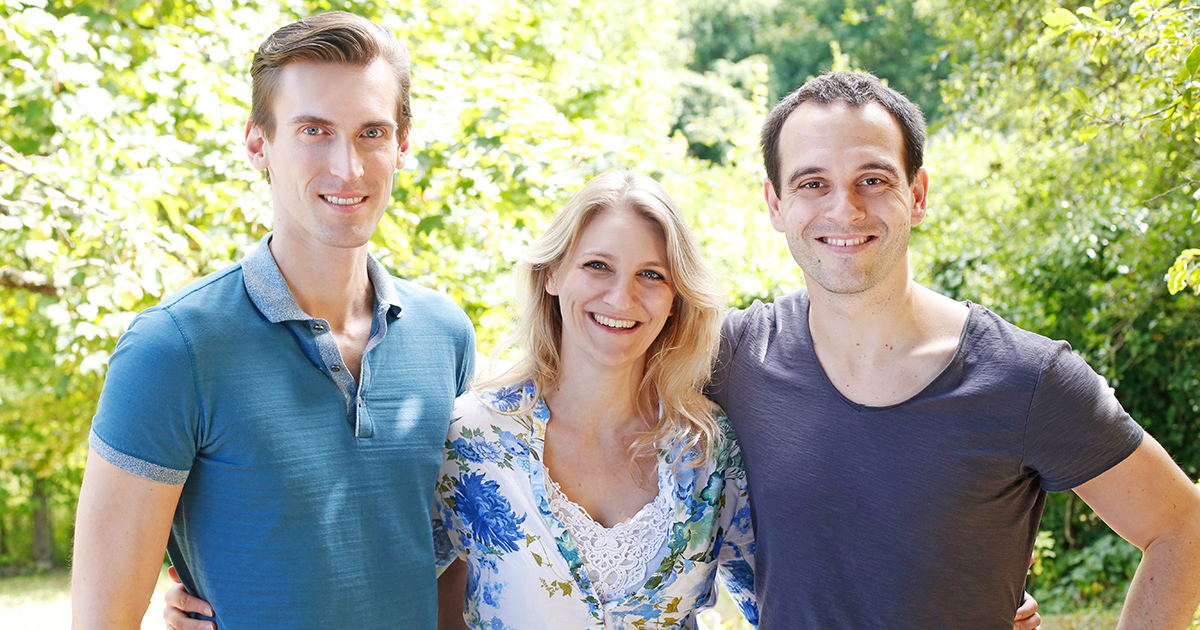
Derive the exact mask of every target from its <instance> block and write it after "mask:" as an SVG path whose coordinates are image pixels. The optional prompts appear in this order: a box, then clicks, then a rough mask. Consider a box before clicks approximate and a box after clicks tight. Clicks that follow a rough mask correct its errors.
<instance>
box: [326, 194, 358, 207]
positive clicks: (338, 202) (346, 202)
mask: <svg viewBox="0 0 1200 630" xmlns="http://www.w3.org/2000/svg"><path fill="white" fill-rule="evenodd" d="M321 198H322V199H324V200H325V201H328V202H329V203H331V204H333V205H335V206H353V205H354V204H356V203H362V201H363V199H366V197H334V196H332V195H321Z"/></svg>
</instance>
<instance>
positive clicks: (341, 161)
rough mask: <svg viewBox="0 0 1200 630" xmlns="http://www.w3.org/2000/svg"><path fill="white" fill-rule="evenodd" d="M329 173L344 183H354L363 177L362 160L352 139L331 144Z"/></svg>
mask: <svg viewBox="0 0 1200 630" xmlns="http://www.w3.org/2000/svg"><path fill="white" fill-rule="evenodd" d="M332 145H333V146H332V148H331V151H332V152H333V154H332V155H330V156H329V173H330V174H331V175H333V176H334V177H337V178H338V179H340V180H342V181H344V182H356V181H358V180H359V179H360V178H362V176H363V159H362V156H361V155H359V152H358V147H357V146H356V145H355V143H354V140H353V139H344V140H341V141H338V142H334V143H332Z"/></svg>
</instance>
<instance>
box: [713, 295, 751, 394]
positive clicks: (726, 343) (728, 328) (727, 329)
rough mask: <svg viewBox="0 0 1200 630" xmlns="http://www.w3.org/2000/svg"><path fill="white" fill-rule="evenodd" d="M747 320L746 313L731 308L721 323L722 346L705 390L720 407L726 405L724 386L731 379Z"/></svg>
mask: <svg viewBox="0 0 1200 630" xmlns="http://www.w3.org/2000/svg"><path fill="white" fill-rule="evenodd" d="M745 318H746V311H741V310H738V309H736V308H731V309H729V312H727V313H726V314H725V319H724V321H722V322H721V344H720V346H719V349H718V351H717V360H716V362H715V363H714V364H713V372H712V376H711V377H710V378H709V381H708V385H707V386H706V387H705V388H704V393H705V395H707V396H708V397H709V398H711V399H712V400H714V401H715V402H716V403H717V404H718V405H723V404H724V403H725V387H724V384H725V383H726V381H727V380H728V378H729V370H730V366H731V365H732V364H733V355H734V352H735V351H736V350H737V343H738V341H739V340H740V339H741V336H742V330H743V322H744V321H745Z"/></svg>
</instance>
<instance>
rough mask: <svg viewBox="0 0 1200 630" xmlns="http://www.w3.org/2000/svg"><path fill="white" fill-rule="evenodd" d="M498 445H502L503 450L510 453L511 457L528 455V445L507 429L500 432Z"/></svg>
mask: <svg viewBox="0 0 1200 630" xmlns="http://www.w3.org/2000/svg"><path fill="white" fill-rule="evenodd" d="M500 446H503V447H504V450H506V451H508V452H509V453H511V454H512V456H513V457H517V458H521V459H523V458H526V457H529V445H528V444H526V443H525V442H524V440H518V439H517V436H515V435H513V434H512V433H509V432H508V431H501V432H500Z"/></svg>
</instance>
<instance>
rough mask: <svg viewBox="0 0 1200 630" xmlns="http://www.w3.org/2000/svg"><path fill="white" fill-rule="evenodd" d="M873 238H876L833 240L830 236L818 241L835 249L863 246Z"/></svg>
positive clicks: (860, 237)
mask: <svg viewBox="0 0 1200 630" xmlns="http://www.w3.org/2000/svg"><path fill="white" fill-rule="evenodd" d="M872 238H874V237H872V236H859V237H858V238H831V237H828V236H822V237H821V238H819V239H817V240H819V241H821V242H822V243H825V244H826V245H833V246H834V247H853V246H855V245H862V244H863V243H866V242H867V241H869V240H871V239H872Z"/></svg>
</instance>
